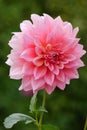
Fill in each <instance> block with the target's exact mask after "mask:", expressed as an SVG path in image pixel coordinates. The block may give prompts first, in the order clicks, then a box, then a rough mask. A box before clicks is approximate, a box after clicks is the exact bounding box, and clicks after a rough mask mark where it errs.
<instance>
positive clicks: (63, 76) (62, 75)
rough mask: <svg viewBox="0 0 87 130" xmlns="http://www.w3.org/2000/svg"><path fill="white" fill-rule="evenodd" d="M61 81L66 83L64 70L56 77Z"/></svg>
mask: <svg viewBox="0 0 87 130" xmlns="http://www.w3.org/2000/svg"><path fill="white" fill-rule="evenodd" d="M56 78H57V79H58V80H59V81H62V82H65V75H64V72H63V70H61V71H59V75H57V76H56Z"/></svg>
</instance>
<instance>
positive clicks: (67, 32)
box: [6, 14, 86, 94]
mask: <svg viewBox="0 0 87 130" xmlns="http://www.w3.org/2000/svg"><path fill="white" fill-rule="evenodd" d="M31 20H32V22H31V21H29V20H25V21H23V22H22V23H21V24H20V28H21V32H16V33H14V35H13V37H12V39H11V40H10V42H9V45H10V47H11V48H12V50H11V53H10V54H9V56H8V60H7V62H6V63H7V64H8V65H10V67H11V68H10V77H11V78H12V79H22V84H21V86H20V88H19V90H24V91H30V90H32V91H33V93H35V92H37V91H39V90H41V89H45V90H46V91H47V93H48V94H51V93H52V92H53V90H54V89H55V88H56V87H58V88H60V89H61V90H64V88H65V86H66V84H69V83H70V80H71V79H73V78H75V79H76V78H78V77H79V75H78V72H77V70H78V68H80V67H82V66H84V64H83V62H82V61H81V59H80V58H81V57H82V56H83V55H84V54H85V53H86V51H85V50H83V45H80V44H79V43H78V42H79V38H76V34H77V32H78V27H77V28H75V29H73V27H72V25H71V24H70V23H69V22H63V21H62V19H61V17H60V16H59V17H57V18H55V19H53V18H52V17H50V16H49V15H47V14H44V15H43V16H39V15H36V14H32V15H31Z"/></svg>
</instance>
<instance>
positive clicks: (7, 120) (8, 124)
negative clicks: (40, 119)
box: [4, 113, 36, 128]
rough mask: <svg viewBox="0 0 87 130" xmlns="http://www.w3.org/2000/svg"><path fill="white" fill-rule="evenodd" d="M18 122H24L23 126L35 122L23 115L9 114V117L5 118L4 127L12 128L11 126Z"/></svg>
mask: <svg viewBox="0 0 87 130" xmlns="http://www.w3.org/2000/svg"><path fill="white" fill-rule="evenodd" d="M19 121H24V122H25V124H28V123H31V122H35V121H36V120H35V119H33V118H32V117H30V116H27V115H25V114H21V113H14V114H11V115H10V116H8V117H7V118H5V121H4V126H5V128H12V127H13V125H14V124H16V123H17V122H19Z"/></svg>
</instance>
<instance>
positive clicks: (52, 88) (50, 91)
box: [45, 84, 56, 94]
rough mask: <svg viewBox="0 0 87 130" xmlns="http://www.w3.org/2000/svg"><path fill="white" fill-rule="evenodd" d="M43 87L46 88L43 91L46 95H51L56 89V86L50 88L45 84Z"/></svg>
mask: <svg viewBox="0 0 87 130" xmlns="http://www.w3.org/2000/svg"><path fill="white" fill-rule="evenodd" d="M45 86H46V87H45V90H46V91H47V93H48V94H51V93H52V92H53V91H54V89H55V87H56V86H55V87H54V86H50V85H48V84H46V85H45Z"/></svg>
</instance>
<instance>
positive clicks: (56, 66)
mask: <svg viewBox="0 0 87 130" xmlns="http://www.w3.org/2000/svg"><path fill="white" fill-rule="evenodd" d="M53 73H54V74H56V75H58V74H59V67H58V65H54V70H53Z"/></svg>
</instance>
